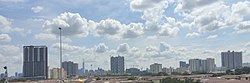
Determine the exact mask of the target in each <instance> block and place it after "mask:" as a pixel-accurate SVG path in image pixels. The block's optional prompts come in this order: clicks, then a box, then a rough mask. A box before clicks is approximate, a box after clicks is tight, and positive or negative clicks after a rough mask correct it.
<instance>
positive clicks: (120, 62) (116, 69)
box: [110, 56, 124, 75]
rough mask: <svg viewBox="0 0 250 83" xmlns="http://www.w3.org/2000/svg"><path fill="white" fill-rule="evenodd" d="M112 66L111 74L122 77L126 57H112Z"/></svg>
mask: <svg viewBox="0 0 250 83" xmlns="http://www.w3.org/2000/svg"><path fill="white" fill-rule="evenodd" d="M110 64H111V66H110V67H111V73H112V74H114V75H121V74H124V57H123V56H117V57H113V56H112V57H111V58H110Z"/></svg>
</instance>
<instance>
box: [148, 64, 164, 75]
mask: <svg viewBox="0 0 250 83" xmlns="http://www.w3.org/2000/svg"><path fill="white" fill-rule="evenodd" d="M159 72H162V64H158V63H154V64H151V65H150V73H159Z"/></svg>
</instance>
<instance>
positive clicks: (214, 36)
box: [207, 35, 218, 39]
mask: <svg viewBox="0 0 250 83" xmlns="http://www.w3.org/2000/svg"><path fill="white" fill-rule="evenodd" d="M217 37H218V35H209V36H208V37H207V39H214V38H217Z"/></svg>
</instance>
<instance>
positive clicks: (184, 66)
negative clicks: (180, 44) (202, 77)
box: [179, 61, 188, 68]
mask: <svg viewBox="0 0 250 83" xmlns="http://www.w3.org/2000/svg"><path fill="white" fill-rule="evenodd" d="M179 65H180V68H188V64H187V63H186V62H185V61H180V63H179Z"/></svg>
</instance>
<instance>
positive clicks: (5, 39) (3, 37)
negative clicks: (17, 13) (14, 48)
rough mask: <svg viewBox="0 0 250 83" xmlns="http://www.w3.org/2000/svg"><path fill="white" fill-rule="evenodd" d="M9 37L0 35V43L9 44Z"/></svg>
mask: <svg viewBox="0 0 250 83" xmlns="http://www.w3.org/2000/svg"><path fill="white" fill-rule="evenodd" d="M10 41H11V37H10V36H9V35H8V34H0V42H10Z"/></svg>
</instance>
